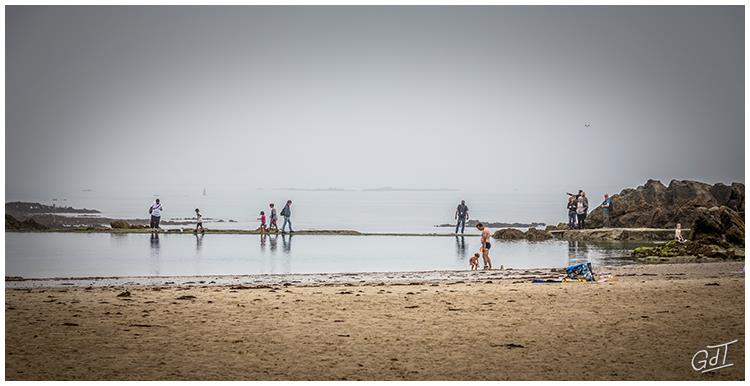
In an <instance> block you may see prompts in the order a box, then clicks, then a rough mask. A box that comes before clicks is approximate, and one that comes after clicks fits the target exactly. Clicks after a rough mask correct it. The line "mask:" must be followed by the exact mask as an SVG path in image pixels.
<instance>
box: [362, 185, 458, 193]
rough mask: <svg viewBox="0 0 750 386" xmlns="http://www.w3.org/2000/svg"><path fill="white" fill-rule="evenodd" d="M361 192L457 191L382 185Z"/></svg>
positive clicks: (453, 190) (452, 190)
mask: <svg viewBox="0 0 750 386" xmlns="http://www.w3.org/2000/svg"><path fill="white" fill-rule="evenodd" d="M362 191H363V192H457V191H458V189H449V188H393V187H390V186H384V187H382V188H370V189H362Z"/></svg>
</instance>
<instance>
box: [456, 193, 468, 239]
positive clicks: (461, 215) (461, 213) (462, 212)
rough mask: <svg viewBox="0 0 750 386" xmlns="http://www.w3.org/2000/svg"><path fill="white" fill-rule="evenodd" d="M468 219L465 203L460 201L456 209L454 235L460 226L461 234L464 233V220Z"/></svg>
mask: <svg viewBox="0 0 750 386" xmlns="http://www.w3.org/2000/svg"><path fill="white" fill-rule="evenodd" d="M468 219H469V207H468V206H466V201H464V200H461V203H460V204H458V208H456V220H457V222H456V232H454V233H456V234H458V227H459V226H461V234H463V233H464V226H466V220H468Z"/></svg>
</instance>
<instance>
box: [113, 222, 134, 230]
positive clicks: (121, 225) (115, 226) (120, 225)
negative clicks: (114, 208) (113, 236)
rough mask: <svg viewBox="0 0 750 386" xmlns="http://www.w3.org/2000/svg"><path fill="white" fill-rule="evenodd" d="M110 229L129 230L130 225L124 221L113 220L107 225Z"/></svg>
mask: <svg viewBox="0 0 750 386" xmlns="http://www.w3.org/2000/svg"><path fill="white" fill-rule="evenodd" d="M109 226H111V227H112V229H130V224H128V222H127V221H125V220H114V221H112V222H110V223H109Z"/></svg>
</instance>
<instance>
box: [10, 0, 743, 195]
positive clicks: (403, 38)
mask: <svg viewBox="0 0 750 386" xmlns="http://www.w3.org/2000/svg"><path fill="white" fill-rule="evenodd" d="M743 12H744V10H743V7H742V6H663V7H648V6H526V7H521V6H491V7H362V6H357V7H341V6H339V7H322V6H321V7H260V6H244V7H199V6H169V7H168V6H162V7H154V6H129V7H123V6H80V7H79V6H65V7H49V6H7V7H6V91H5V92H6V195H7V196H8V198H9V199H10V198H16V199H18V198H23V197H26V196H38V195H39V194H38V193H39V192H40V191H45V192H51V194H55V193H58V192H59V193H63V194H64V193H65V192H71V191H79V190H80V189H105V188H107V189H119V188H125V187H127V188H129V189H143V190H152V191H158V190H163V189H166V188H174V189H183V188H185V189H187V188H192V187H194V186H200V187H202V186H223V187H235V188H236V189H255V188H256V187H266V188H272V187H302V188H318V187H329V186H336V187H355V188H356V187H378V186H386V185H390V186H394V187H431V188H434V187H447V188H459V189H465V190H472V191H476V190H480V189H487V190H490V191H498V192H500V191H507V190H514V189H521V190H529V191H533V190H535V189H559V190H563V191H564V190H572V189H574V188H577V187H584V188H585V187H586V186H612V187H619V188H623V187H627V186H635V185H638V184H641V183H643V182H644V181H645V180H646V179H648V178H657V179H662V181H664V182H665V183H667V182H668V181H669V180H670V179H672V178H679V179H685V178H687V179H698V180H703V181H707V182H718V181H724V182H730V181H742V182H744V62H743V58H744V37H743V35H744V16H743ZM587 125H589V126H587Z"/></svg>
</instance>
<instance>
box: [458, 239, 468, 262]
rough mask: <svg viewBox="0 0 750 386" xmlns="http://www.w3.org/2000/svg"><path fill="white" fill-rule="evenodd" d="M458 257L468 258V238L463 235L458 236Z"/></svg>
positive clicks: (461, 258) (460, 258)
mask: <svg viewBox="0 0 750 386" xmlns="http://www.w3.org/2000/svg"><path fill="white" fill-rule="evenodd" d="M456 257H458V259H459V260H461V261H464V260H466V240H465V239H464V237H463V236H456Z"/></svg>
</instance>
